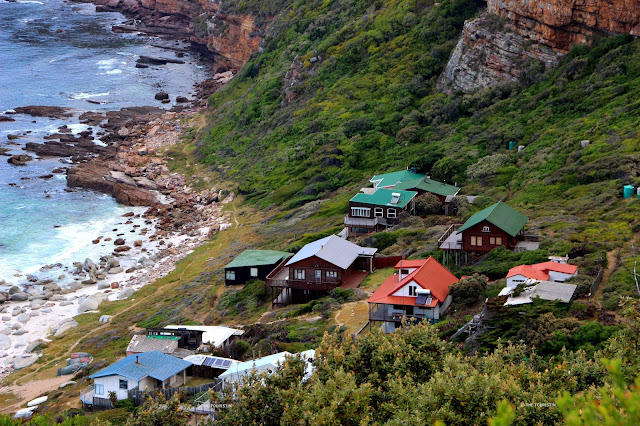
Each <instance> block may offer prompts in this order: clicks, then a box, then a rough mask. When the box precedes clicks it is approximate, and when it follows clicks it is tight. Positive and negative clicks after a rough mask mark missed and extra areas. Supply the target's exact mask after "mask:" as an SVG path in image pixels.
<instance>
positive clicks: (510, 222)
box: [458, 201, 529, 237]
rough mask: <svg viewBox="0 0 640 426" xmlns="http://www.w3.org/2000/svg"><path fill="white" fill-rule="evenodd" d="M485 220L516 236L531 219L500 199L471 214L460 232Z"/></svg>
mask: <svg viewBox="0 0 640 426" xmlns="http://www.w3.org/2000/svg"><path fill="white" fill-rule="evenodd" d="M483 220H486V221H488V222H490V223H492V224H494V225H495V226H497V227H498V228H500V229H502V230H503V231H504V232H506V233H507V234H509V235H511V236H512V237H515V236H516V235H518V232H520V230H522V228H523V227H524V225H525V224H526V223H527V222H528V221H529V218H528V217H526V216H525V215H523V214H522V213H520V212H518V211H516V210H514V209H512V208H511V207H509V206H508V205H506V204H505V203H503V202H502V201H498V202H497V203H495V204H494V205H492V206H491V207H487V208H486V209H484V210H481V211H479V212H478V213H476V214H474V215H473V216H471V217H470V218H469V219H468V220H467V221H466V222H465V223H464V225H462V228H460V229H459V230H458V234H459V233H461V232H462V231H465V230H467V229H469V228H471V227H472V226H475V225H477V224H479V223H480V222H482V221H483Z"/></svg>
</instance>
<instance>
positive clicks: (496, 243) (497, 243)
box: [489, 237, 502, 246]
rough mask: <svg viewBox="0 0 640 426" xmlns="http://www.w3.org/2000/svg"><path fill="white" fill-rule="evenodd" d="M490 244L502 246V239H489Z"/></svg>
mask: <svg viewBox="0 0 640 426" xmlns="http://www.w3.org/2000/svg"><path fill="white" fill-rule="evenodd" d="M489 244H491V245H494V246H499V245H502V237H489Z"/></svg>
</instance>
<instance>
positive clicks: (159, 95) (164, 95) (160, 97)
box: [155, 92, 169, 101]
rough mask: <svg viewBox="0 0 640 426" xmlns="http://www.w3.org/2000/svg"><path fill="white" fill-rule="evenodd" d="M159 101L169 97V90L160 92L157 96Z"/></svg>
mask: <svg viewBox="0 0 640 426" xmlns="http://www.w3.org/2000/svg"><path fill="white" fill-rule="evenodd" d="M155 98H156V100H157V101H162V100H164V99H169V94H168V93H167V92H158V93H156V96H155Z"/></svg>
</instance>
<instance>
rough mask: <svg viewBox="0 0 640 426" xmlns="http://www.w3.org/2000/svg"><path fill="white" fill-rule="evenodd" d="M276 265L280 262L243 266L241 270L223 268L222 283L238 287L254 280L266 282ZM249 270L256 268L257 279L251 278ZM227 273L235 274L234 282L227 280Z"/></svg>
mask: <svg viewBox="0 0 640 426" xmlns="http://www.w3.org/2000/svg"><path fill="white" fill-rule="evenodd" d="M278 263H280V261H278V262H276V263H274V264H271V265H259V266H243V267H241V268H224V272H225V273H224V283H225V284H226V285H240V284H245V283H246V282H247V281H251V280H255V279H259V280H266V279H267V275H269V274H270V273H271V271H273V270H274V269H275V268H276V266H278ZM251 268H258V276H257V277H252V276H251ZM227 271H234V272H235V273H236V279H235V280H229V279H227Z"/></svg>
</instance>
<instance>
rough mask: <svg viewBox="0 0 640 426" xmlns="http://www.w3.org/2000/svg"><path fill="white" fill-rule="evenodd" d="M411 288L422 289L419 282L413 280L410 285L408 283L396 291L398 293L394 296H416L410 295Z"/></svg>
mask: <svg viewBox="0 0 640 426" xmlns="http://www.w3.org/2000/svg"><path fill="white" fill-rule="evenodd" d="M409 287H415V288H416V290H417V289H422V287H420V286H419V285H418V283H417V282H415V281H414V280H411V281H409V282H408V283H406V284H405V285H404V286H402V287H400V288H399V289H398V290H396V292H395V293H393V294H392V296H409V297H411V296H415V293H414V294H409Z"/></svg>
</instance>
